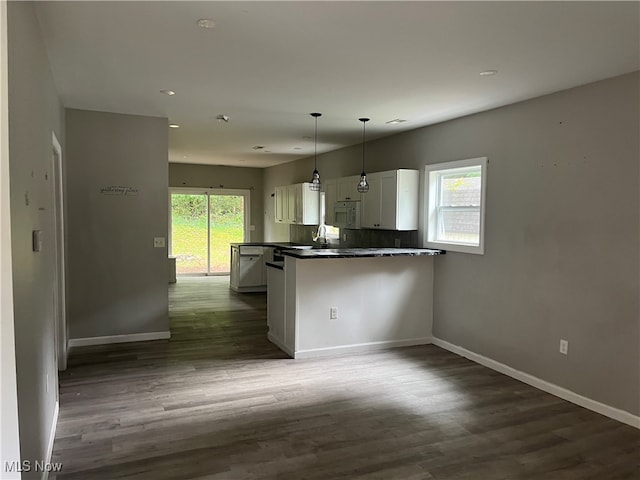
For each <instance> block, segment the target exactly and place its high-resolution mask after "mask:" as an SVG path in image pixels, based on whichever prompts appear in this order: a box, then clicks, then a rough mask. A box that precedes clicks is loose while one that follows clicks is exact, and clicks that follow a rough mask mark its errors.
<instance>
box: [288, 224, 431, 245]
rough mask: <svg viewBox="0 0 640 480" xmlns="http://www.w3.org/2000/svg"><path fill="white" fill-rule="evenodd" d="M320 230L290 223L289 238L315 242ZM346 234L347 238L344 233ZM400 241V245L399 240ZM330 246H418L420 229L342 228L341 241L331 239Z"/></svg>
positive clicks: (307, 242) (299, 241)
mask: <svg viewBox="0 0 640 480" xmlns="http://www.w3.org/2000/svg"><path fill="white" fill-rule="evenodd" d="M317 230H318V227H317V226H313V225H290V226H289V238H290V241H292V242H295V243H302V244H307V245H312V244H313V240H312V237H313V234H314V233H315V232H316V231H317ZM345 234H346V236H347V237H346V240H344V235H345ZM398 241H399V242H400V244H399V245H398V243H397V242H398ZM329 246H330V247H334V248H340V247H342V248H352V247H360V248H370V247H398V246H399V247H402V248H417V247H418V246H419V245H418V231H417V230H411V231H408V232H398V231H395V230H348V229H346V228H342V229H340V241H338V240H330V241H329Z"/></svg>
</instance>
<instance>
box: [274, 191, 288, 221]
mask: <svg viewBox="0 0 640 480" xmlns="http://www.w3.org/2000/svg"><path fill="white" fill-rule="evenodd" d="M286 202H287V187H276V191H275V220H276V223H285V217H286V215H285V212H286V210H287V206H286Z"/></svg>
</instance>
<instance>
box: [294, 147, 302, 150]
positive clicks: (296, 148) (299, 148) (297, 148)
mask: <svg viewBox="0 0 640 480" xmlns="http://www.w3.org/2000/svg"><path fill="white" fill-rule="evenodd" d="M293 149H294V150H302V147H293Z"/></svg>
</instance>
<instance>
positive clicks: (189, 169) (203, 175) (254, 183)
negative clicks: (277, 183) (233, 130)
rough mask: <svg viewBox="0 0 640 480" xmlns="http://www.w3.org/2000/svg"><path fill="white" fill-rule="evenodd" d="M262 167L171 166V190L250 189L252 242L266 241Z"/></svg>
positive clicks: (180, 164)
mask: <svg viewBox="0 0 640 480" xmlns="http://www.w3.org/2000/svg"><path fill="white" fill-rule="evenodd" d="M263 172H264V170H263V169H262V168H241V167H225V166H221V165H192V164H188V163H170V164H169V186H170V187H197V188H232V189H243V190H251V225H253V226H254V227H255V230H254V231H252V232H250V233H251V239H250V240H251V241H253V242H260V241H262V239H263V238H264V217H265V212H264V209H263V205H264V203H263V194H262V183H263Z"/></svg>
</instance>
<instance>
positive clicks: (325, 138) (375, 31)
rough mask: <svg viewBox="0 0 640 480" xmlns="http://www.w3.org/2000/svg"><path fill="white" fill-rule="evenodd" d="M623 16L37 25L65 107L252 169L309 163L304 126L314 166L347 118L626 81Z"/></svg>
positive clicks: (102, 6)
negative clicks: (147, 128)
mask: <svg viewBox="0 0 640 480" xmlns="http://www.w3.org/2000/svg"><path fill="white" fill-rule="evenodd" d="M639 5H640V4H639V3H638V2H622V3H613V2H585V3H582V2H566V3H565V2H526V3H525V2H495V3H494V2H460V3H459V2H399V1H395V2H394V1H392V2H340V1H338V2H306V1H298V2H268V1H260V2H242V1H232V2H75V1H73V2H41V3H39V4H38V5H37V14H38V18H39V21H40V23H41V27H42V32H43V37H44V40H45V43H46V45H47V49H48V53H49V57H50V61H51V66H52V70H53V76H54V79H55V82H56V85H57V88H58V92H59V94H60V97H61V99H62V102H63V104H64V106H65V107H69V108H80V109H90V110H102V111H109V112H118V113H130V114H140V115H152V116H166V117H168V118H169V121H170V122H174V123H178V124H179V125H180V128H179V129H171V130H170V132H169V145H170V149H169V161H170V162H187V163H203V164H219V165H238V166H246V167H267V166H271V165H275V164H278V163H282V162H287V161H292V160H295V159H297V158H301V157H305V156H308V155H310V154H312V153H313V139H312V136H313V118H312V117H310V116H309V113H310V112H315V111H317V112H322V113H323V116H322V117H320V119H319V121H318V131H319V140H318V142H319V143H318V151H319V152H326V151H330V150H334V149H337V148H340V147H343V146H347V145H352V144H356V143H358V142H360V141H361V138H362V124H361V123H360V122H358V120H357V119H358V117H362V116H368V117H371V122H369V123H368V124H367V139H373V138H378V137H382V136H386V135H391V134H394V133H398V132H400V131H404V130H411V129H415V128H418V127H421V126H424V125H429V124H433V123H437V122H441V121H444V120H448V119H451V118H455V117H460V116H463V115H468V114H471V113H475V112H479V111H482V110H487V109H491V108H495V107H498V106H501V105H506V104H509V103H513V102H517V101H520V100H524V99H527V98H531V97H536V96H539V95H543V94H546V93H550V92H554V91H558V90H562V89H566V88H570V87H573V86H577V85H581V84H585V83H589V82H592V81H596V80H600V79H604V78H608V77H612V76H616V75H620V74H624V73H627V72H631V71H635V70H638V69H639V68H640V59H639V48H640V47H639ZM200 18H211V19H213V20H214V21H215V23H216V26H215V28H213V29H208V30H205V29H202V28H200V27H198V26H197V24H196V22H197V20H198V19H200ZM489 69H493V70H498V74H497V75H494V76H480V75H479V73H480V72H481V71H483V70H489ZM162 89H171V90H175V91H176V94H175V95H174V96H167V95H163V94H161V93H160V90H162ZM218 114H225V115H228V116H229V117H230V121H229V123H224V122H219V121H217V120H216V119H215V117H216V115H218ZM395 118H402V119H406V122H405V123H402V124H399V125H388V124H386V123H385V122H387V121H389V120H392V119H395ZM256 145H263V146H264V147H265V148H264V150H263V151H255V150H253V149H252V147H253V146H256Z"/></svg>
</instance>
